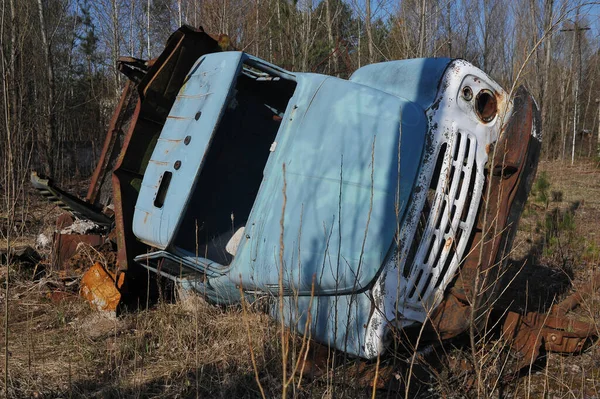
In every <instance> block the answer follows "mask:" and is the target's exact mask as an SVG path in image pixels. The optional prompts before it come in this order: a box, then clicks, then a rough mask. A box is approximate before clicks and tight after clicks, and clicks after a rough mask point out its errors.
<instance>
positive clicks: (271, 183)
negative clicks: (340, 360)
mask: <svg viewBox="0 0 600 399" xmlns="http://www.w3.org/2000/svg"><path fill="white" fill-rule="evenodd" d="M511 112H512V100H510V99H509V96H508V94H507V93H506V92H504V91H503V90H502V89H501V88H500V87H499V86H498V85H497V84H496V83H495V82H494V81H493V80H491V79H490V78H489V77H488V76H487V75H486V74H485V73H483V72H482V71H480V70H479V69H477V68H475V67H474V66H472V65H471V64H469V63H467V62H465V61H462V60H450V59H442V58H434V59H414V60H403V61H392V62H385V63H380V64H373V65H368V66H365V67H363V68H360V69H359V70H357V71H356V72H355V73H354V74H353V75H352V76H351V77H350V79H348V80H344V79H339V78H336V77H332V76H325V75H318V74H311V73H295V72H294V73H292V72H288V71H285V70H282V69H280V68H278V67H276V66H274V65H271V64H269V63H267V62H265V61H262V60H260V59H257V58H255V57H252V56H250V55H248V54H245V53H243V52H234V51H226V52H220V53H213V54H207V55H204V56H202V57H200V58H199V59H198V60H197V62H196V63H195V64H194V66H193V67H192V68H191V70H190V71H189V74H188V75H187V77H186V79H185V82H184V85H183V86H182V87H181V89H180V91H179V94H178V95H177V98H176V100H175V103H174V105H173V107H172V108H171V110H170V112H169V115H168V117H167V121H166V123H165V125H164V127H163V129H162V132H161V134H160V137H159V139H158V141H157V143H156V146H155V148H154V150H153V153H152V156H151V159H150V161H149V164H148V166H147V168H146V170H145V173H144V176H143V181H142V184H141V188H140V191H139V196H138V199H137V203H136V206H135V213H134V217H133V232H134V234H135V236H136V237H137V238H138V239H139V240H140V241H142V242H143V243H145V244H147V245H149V246H150V247H152V248H154V249H155V250H154V251H153V252H150V253H148V254H143V255H139V256H137V257H136V261H137V262H138V263H140V264H141V265H143V266H144V267H146V268H148V269H150V270H152V271H154V272H156V273H159V274H161V275H163V276H166V277H168V278H170V279H173V280H175V281H177V282H179V283H180V284H182V285H183V286H184V287H185V288H187V289H192V290H196V291H198V292H200V293H201V294H203V295H204V296H205V297H206V298H207V299H208V300H209V301H211V302H213V303H218V304H229V303H236V302H239V301H240V300H241V295H242V294H241V293H242V292H243V293H244V294H243V295H244V296H245V297H246V299H248V300H256V299H258V298H263V297H271V298H272V300H271V302H270V303H271V304H272V306H271V308H272V313H273V315H274V316H275V317H278V318H281V317H283V318H284V320H285V323H286V324H287V325H288V326H289V327H290V328H291V329H294V330H297V331H299V332H304V331H305V326H307V325H308V326H310V329H309V330H307V331H309V333H310V337H311V338H312V339H315V340H316V341H318V342H320V343H323V344H325V345H329V346H331V347H333V348H337V349H340V350H343V351H345V352H347V353H350V354H352V355H356V356H360V357H363V358H374V357H377V356H378V355H379V354H381V353H382V352H383V351H384V350H385V348H386V346H387V345H388V343H389V341H390V338H391V331H392V330H393V329H399V328H404V327H407V326H410V325H414V324H416V323H422V322H424V321H425V319H426V318H427V315H428V314H429V313H430V312H431V311H432V310H433V309H435V307H436V306H438V305H439V304H440V302H441V301H442V299H443V294H444V290H445V289H446V287H447V286H448V284H449V283H450V281H451V280H452V278H453V276H454V275H455V273H456V271H457V269H458V267H459V265H460V262H461V259H463V257H464V255H465V250H466V248H467V245H468V241H469V237H471V234H472V230H473V226H474V224H475V221H476V217H477V212H478V208H479V206H480V203H481V198H482V191H483V187H484V181H485V177H484V168H485V165H486V162H487V161H488V157H489V156H490V155H489V148H490V145H491V144H493V143H494V142H496V141H497V140H498V137H499V135H500V133H501V127H502V123H503V122H502V121H503V120H505V119H506V118H509V117H510V114H511ZM531 134H532V135H535V134H536V132H535V131H533V132H532V133H531ZM279 301H283V302H284V306H283V309H284V312H283V313H284V314H280V311H279V309H280V307H279ZM307 323H308V324H307Z"/></svg>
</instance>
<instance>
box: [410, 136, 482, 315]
mask: <svg viewBox="0 0 600 399" xmlns="http://www.w3.org/2000/svg"><path fill="white" fill-rule="evenodd" d="M476 150H477V142H476V140H475V138H474V137H473V136H471V135H469V134H466V133H463V132H457V134H456V136H454V140H453V142H449V143H447V144H446V143H444V144H443V145H442V146H441V149H440V152H439V154H438V159H437V163H436V164H437V165H438V166H437V167H436V170H435V172H434V175H433V177H432V182H431V184H430V187H431V188H430V191H431V190H435V196H434V200H433V203H429V202H428V203H427V205H426V206H425V207H424V209H423V212H422V213H421V216H420V219H419V220H420V222H419V229H420V233H419V235H418V236H417V235H415V237H414V239H416V240H418V241H417V242H415V241H413V242H412V245H411V248H410V252H409V258H408V259H407V262H410V263H409V264H406V265H405V267H404V276H405V278H406V279H407V283H408V284H407V286H406V290H405V291H404V292H405V293H406V294H407V299H408V302H409V303H412V304H413V305H417V304H418V303H421V302H424V303H426V302H428V299H429V297H430V296H431V294H433V293H434V292H435V290H437V289H443V288H444V285H445V283H446V282H447V281H448V280H449V279H450V278H451V277H452V275H453V274H454V270H455V269H456V267H458V264H459V262H460V258H461V257H462V255H463V253H462V252H463V251H464V248H465V246H466V241H467V239H468V236H469V233H470V229H471V226H472V224H473V223H472V222H473V218H474V213H475V212H476V210H477V207H478V205H479V199H480V198H481V192H480V191H481V190H480V189H479V188H478V187H479V186H478V185H477V184H476V182H477V179H478V176H477V164H476V162H475V155H476V152H477V151H476ZM440 165H441V167H440ZM425 220H426V221H425ZM424 221H425V222H424ZM408 270H410V273H407V271H408ZM440 287H441V288H440Z"/></svg>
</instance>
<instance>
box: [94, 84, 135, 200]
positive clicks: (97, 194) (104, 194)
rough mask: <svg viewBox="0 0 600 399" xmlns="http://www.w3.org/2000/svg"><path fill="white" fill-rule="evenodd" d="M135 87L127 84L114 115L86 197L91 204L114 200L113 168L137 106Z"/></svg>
mask: <svg viewBox="0 0 600 399" xmlns="http://www.w3.org/2000/svg"><path fill="white" fill-rule="evenodd" d="M133 92H134V87H133V84H132V83H131V82H129V81H128V82H127V83H126V84H125V88H124V89H123V93H122V94H121V99H120V100H119V104H118V106H117V108H116V110H115V112H114V114H113V116H112V119H111V121H110V125H109V128H108V132H107V134H106V137H105V139H104V146H103V147H102V153H101V154H100V159H98V163H97V164H96V169H95V170H94V174H93V175H92V179H91V181H90V186H89V189H88V193H87V196H86V199H87V201H88V202H90V203H91V204H95V205H98V206H100V207H104V206H106V205H108V204H109V203H111V202H112V179H111V174H112V169H113V167H114V165H115V162H116V158H117V157H118V154H119V153H120V152H121V147H122V143H123V136H124V135H125V131H127V128H128V125H129V124H130V123H131V121H132V119H133V118H132V117H133V115H132V114H133V110H134V107H135V101H134V98H133V97H134V93H133Z"/></svg>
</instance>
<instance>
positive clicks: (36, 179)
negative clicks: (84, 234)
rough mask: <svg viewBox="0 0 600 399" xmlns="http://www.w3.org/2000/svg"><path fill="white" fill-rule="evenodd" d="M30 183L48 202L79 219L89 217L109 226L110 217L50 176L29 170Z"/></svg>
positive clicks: (110, 222)
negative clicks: (63, 187) (60, 185)
mask: <svg viewBox="0 0 600 399" xmlns="http://www.w3.org/2000/svg"><path fill="white" fill-rule="evenodd" d="M31 183H32V184H33V186H34V187H35V188H36V189H37V190H38V191H39V192H40V193H41V194H42V195H43V196H44V197H46V198H47V199H48V201H50V202H54V203H55V204H57V205H58V206H59V207H61V208H62V209H64V210H65V211H67V212H70V213H71V214H73V215H74V216H75V217H78V218H80V219H89V220H91V221H93V222H95V223H97V224H99V225H102V226H110V225H111V224H112V219H111V218H109V217H108V216H106V215H105V214H103V213H102V212H100V211H99V210H98V209H96V208H95V207H94V206H93V205H91V204H89V203H87V202H85V201H83V200H81V199H79V198H77V197H76V196H74V195H72V194H69V193H67V192H65V191H63V190H61V189H60V188H58V187H56V186H55V185H54V182H53V181H52V180H51V179H50V178H46V177H43V176H40V175H38V174H37V172H35V171H34V172H31Z"/></svg>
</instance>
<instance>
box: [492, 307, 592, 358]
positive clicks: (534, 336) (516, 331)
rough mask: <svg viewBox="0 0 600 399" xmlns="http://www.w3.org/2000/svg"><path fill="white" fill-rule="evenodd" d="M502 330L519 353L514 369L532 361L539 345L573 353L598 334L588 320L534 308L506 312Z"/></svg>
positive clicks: (536, 355)
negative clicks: (532, 310)
mask: <svg viewBox="0 0 600 399" xmlns="http://www.w3.org/2000/svg"><path fill="white" fill-rule="evenodd" d="M502 332H503V339H505V340H508V341H509V342H510V343H511V348H512V349H513V350H515V351H516V352H518V353H519V354H520V359H519V361H518V363H517V367H516V370H520V369H521V368H523V367H526V366H528V365H530V364H532V363H533V362H534V361H535V360H536V359H537V358H538V356H539V354H540V349H541V348H542V346H543V347H544V349H545V350H547V351H549V352H558V353H577V352H580V351H581V350H582V349H583V348H584V345H585V343H586V342H588V341H589V340H592V339H593V338H594V337H595V336H597V334H598V333H597V332H596V329H595V327H594V326H593V325H591V324H589V323H585V322H581V321H577V320H570V319H568V318H566V317H561V316H555V315H550V314H541V313H537V312H528V313H526V314H523V315H522V314H519V313H515V312H509V313H508V314H507V316H506V319H505V320H504V324H503V325H502Z"/></svg>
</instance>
